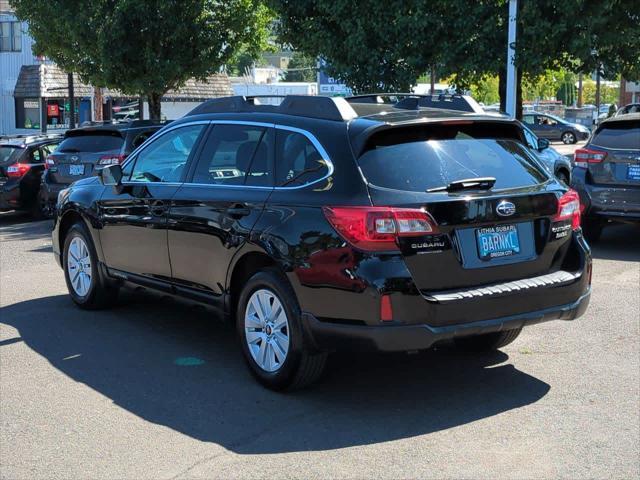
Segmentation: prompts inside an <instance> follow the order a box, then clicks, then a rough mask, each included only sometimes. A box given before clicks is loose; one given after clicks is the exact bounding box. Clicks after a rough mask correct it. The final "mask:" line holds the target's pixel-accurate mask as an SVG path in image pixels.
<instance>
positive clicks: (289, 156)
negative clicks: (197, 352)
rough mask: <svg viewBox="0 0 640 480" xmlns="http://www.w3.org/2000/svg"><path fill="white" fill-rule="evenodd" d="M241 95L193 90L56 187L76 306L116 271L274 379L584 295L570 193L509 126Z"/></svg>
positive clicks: (426, 342)
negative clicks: (225, 325)
mask: <svg viewBox="0 0 640 480" xmlns="http://www.w3.org/2000/svg"><path fill="white" fill-rule="evenodd" d="M258 102H259V99H255V98H248V99H245V98H244V97H230V98H224V99H217V100H211V101H209V102H206V103H204V104H202V105H201V106H200V107H198V108H196V109H195V110H194V111H192V112H191V113H190V114H189V115H187V116H185V117H184V118H182V119H180V120H178V121H176V122H175V123H173V124H172V125H170V126H169V127H165V128H164V129H163V130H162V131H161V132H159V133H158V134H157V135H156V136H155V137H154V138H153V139H151V140H150V141H149V142H148V143H146V144H145V145H144V146H143V147H141V148H140V149H138V150H137V151H136V152H134V153H133V154H132V155H131V156H130V157H129V159H128V160H127V162H126V163H125V164H124V165H122V166H121V165H117V164H116V165H112V166H109V167H106V168H104V169H103V170H102V171H101V172H100V177H99V178H90V179H85V180H81V181H79V182H76V183H74V184H73V185H72V186H71V187H70V188H68V189H66V190H64V191H63V192H62V193H61V195H60V199H59V203H58V209H57V216H56V221H55V227H54V231H53V250H54V252H55V256H56V259H57V260H58V263H59V264H60V265H61V266H62V267H63V270H64V274H65V278H66V281H67V286H68V289H69V293H70V296H71V298H72V299H73V301H74V302H75V303H76V304H77V305H78V306H80V307H82V308H98V307H104V306H109V305H111V304H112V303H113V301H114V299H115V297H116V295H117V292H118V289H119V288H120V287H121V286H122V285H125V284H129V283H131V284H137V285H143V286H147V287H151V288H154V289H157V290H160V291H163V292H167V293H170V294H176V295H180V296H183V297H187V298H190V299H195V300H198V301H202V302H206V303H208V304H211V305H213V306H214V307H216V308H217V309H218V310H219V311H220V312H221V313H223V314H224V315H226V316H227V317H229V318H230V319H232V320H233V321H235V323H236V325H237V331H238V335H239V337H240V339H241V345H242V350H243V353H244V357H245V359H246V361H247V363H248V365H249V368H250V370H251V372H252V373H253V374H254V375H255V376H256V378H257V379H258V380H259V381H260V382H262V383H263V384H264V385H266V386H268V387H270V388H274V389H282V388H293V387H299V386H302V385H305V384H307V383H309V382H311V381H313V380H314V379H316V378H317V377H318V376H319V375H320V373H321V372H322V369H323V367H324V364H325V360H326V356H327V352H331V351H333V350H336V349H340V348H350V349H378V350H384V351H404V350H417V349H426V348H429V347H430V346H431V345H432V344H434V343H435V342H437V341H440V340H445V339H454V340H455V341H456V342H457V343H458V344H459V345H460V346H462V347H464V348H469V349H472V350H493V349H496V348H500V347H503V346H505V345H507V344H508V343H510V342H512V341H513V340H514V339H515V338H516V337H517V336H518V334H519V333H520V330H521V329H522V327H524V326H527V325H532V324H535V323H539V322H543V321H547V320H554V319H562V320H573V319H575V318H577V317H579V316H580V315H582V313H583V312H584V311H585V309H586V308H587V304H588V301H589V296H590V282H591V256H590V251H589V247H588V246H587V244H586V243H585V241H584V239H583V237H582V233H581V230H580V205H579V201H578V197H577V194H576V193H575V192H573V191H571V190H568V189H567V187H566V186H564V185H563V184H561V183H559V182H558V181H557V180H556V179H554V178H553V176H552V175H551V174H550V173H548V172H547V171H546V170H545V169H544V168H543V167H542V166H541V165H540V163H539V162H538V160H536V159H535V157H534V156H533V154H532V153H531V152H530V150H529V149H528V148H527V147H526V146H525V139H524V137H523V136H522V129H521V128H520V126H519V125H518V124H517V123H516V122H515V121H513V120H509V119H504V118H499V117H491V116H483V115H476V114H465V113H460V112H457V113H456V115H454V116H452V115H451V112H448V113H447V112H443V111H439V110H425V111H397V110H396V111H390V110H389V108H390V107H389V106H385V105H381V106H380V107H379V108H378V113H371V105H370V104H369V105H367V106H366V108H365V110H367V111H368V112H369V114H368V115H366V116H359V115H358V111H359V109H360V106H359V105H358V104H357V103H352V104H349V103H347V102H346V101H345V100H344V99H341V98H327V97H304V96H302V97H301V96H287V97H285V98H284V99H283V100H282V103H281V104H280V105H279V106H272V105H259V104H258Z"/></svg>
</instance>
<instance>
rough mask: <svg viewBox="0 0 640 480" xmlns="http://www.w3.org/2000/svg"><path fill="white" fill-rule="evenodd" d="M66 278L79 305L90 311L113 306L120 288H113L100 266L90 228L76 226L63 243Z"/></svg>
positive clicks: (80, 225) (72, 296)
mask: <svg viewBox="0 0 640 480" xmlns="http://www.w3.org/2000/svg"><path fill="white" fill-rule="evenodd" d="M62 261H63V264H62V265H63V269H64V278H65V280H66V282H67V289H68V290H69V295H70V296H71V299H72V300H73V301H74V303H75V304H76V305H78V306H79V307H80V308H84V309H87V310H94V309H99V308H105V307H108V306H111V305H112V304H113V303H114V302H115V300H116V298H117V296H118V288H117V287H116V286H113V285H110V284H109V283H108V282H107V281H106V279H105V278H104V276H103V274H102V272H101V270H100V267H99V265H98V256H97V255H96V249H95V247H94V245H93V241H92V240H91V235H89V232H88V231H87V228H86V227H85V226H84V225H83V224H81V223H76V224H75V225H73V226H72V227H71V228H70V229H69V232H68V233H67V236H66V237H65V240H64V249H63V253H62Z"/></svg>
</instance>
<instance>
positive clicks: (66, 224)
mask: <svg viewBox="0 0 640 480" xmlns="http://www.w3.org/2000/svg"><path fill="white" fill-rule="evenodd" d="M76 223H82V224H83V225H84V226H85V227H86V228H87V231H88V232H89V235H91V240H92V241H93V245H94V247H95V250H96V254H97V255H98V260H99V261H100V262H103V261H104V260H103V256H102V245H101V244H100V239H99V238H97V235H96V233H95V232H94V230H93V228H91V222H89V221H88V220H87V219H86V218H85V217H84V216H83V215H82V213H80V212H79V211H77V210H75V209H72V208H70V209H68V210H66V211H65V212H64V213H62V216H61V217H60V220H59V226H58V248H59V252H60V253H61V254H62V253H63V252H64V241H65V239H66V238H67V234H68V233H69V230H70V229H71V227H72V226H73V225H75V224H76Z"/></svg>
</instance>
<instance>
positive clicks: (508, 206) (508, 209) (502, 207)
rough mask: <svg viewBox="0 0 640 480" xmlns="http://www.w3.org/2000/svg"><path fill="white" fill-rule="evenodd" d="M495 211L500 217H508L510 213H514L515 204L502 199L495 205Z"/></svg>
mask: <svg viewBox="0 0 640 480" xmlns="http://www.w3.org/2000/svg"><path fill="white" fill-rule="evenodd" d="M496 212H497V213H498V215H500V216H501V217H510V216H511V215H513V214H514V213H516V206H515V205H514V204H513V203H511V202H508V201H506V200H502V201H501V202H500V203H499V204H498V206H497V207H496Z"/></svg>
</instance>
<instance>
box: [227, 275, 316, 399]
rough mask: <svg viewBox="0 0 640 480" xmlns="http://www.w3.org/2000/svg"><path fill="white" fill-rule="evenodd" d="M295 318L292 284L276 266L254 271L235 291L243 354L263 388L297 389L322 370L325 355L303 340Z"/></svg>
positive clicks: (237, 324) (297, 310)
mask: <svg viewBox="0 0 640 480" xmlns="http://www.w3.org/2000/svg"><path fill="white" fill-rule="evenodd" d="M300 317H301V312H300V307H299V306H298V302H297V300H296V298H295V294H294V292H293V289H292V288H291V286H290V285H289V283H288V282H287V280H286V278H284V276H283V275H282V274H281V273H280V272H278V271H277V270H275V269H267V270H264V271H262V272H259V273H257V274H255V275H254V276H253V277H251V279H250V280H249V281H248V282H247V283H246V285H245V287H244V289H243V290H242V293H241V294H240V298H239V301H238V308H237V319H236V326H237V330H238V337H239V338H240V343H241V347H242V353H243V355H244V358H245V361H246V362H247V365H248V366H249V369H250V371H251V373H252V374H253V376H254V377H255V378H256V379H257V380H258V381H259V382H260V383H262V384H263V385H264V386H265V387H267V388H270V389H272V390H293V389H297V388H302V387H304V386H306V385H308V384H310V383H312V382H314V381H315V380H317V379H318V378H319V377H320V375H321V374H322V372H323V370H324V366H325V363H326V359H327V354H326V353H322V352H313V351H311V350H310V349H309V348H308V347H307V346H306V345H305V341H304V337H303V333H302V325H301V321H300Z"/></svg>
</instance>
